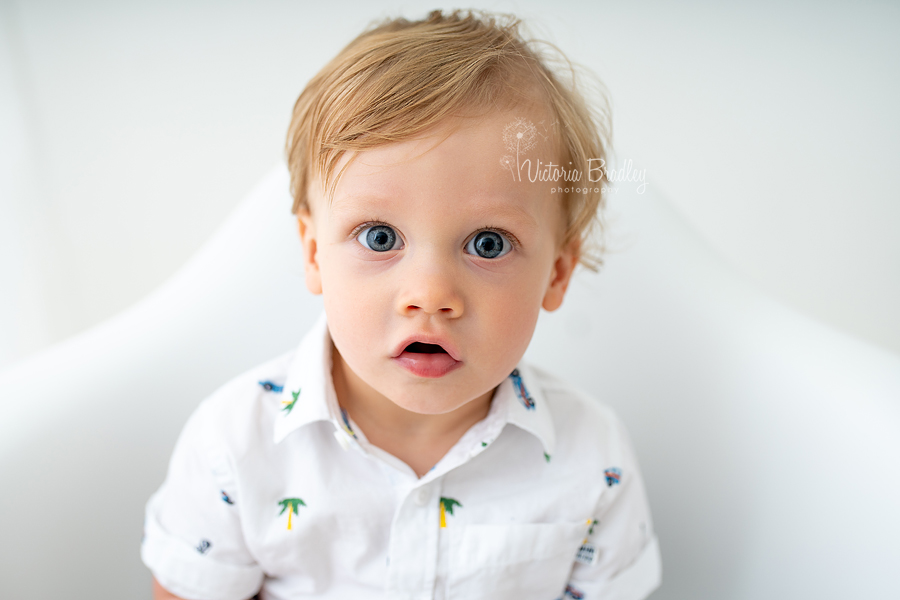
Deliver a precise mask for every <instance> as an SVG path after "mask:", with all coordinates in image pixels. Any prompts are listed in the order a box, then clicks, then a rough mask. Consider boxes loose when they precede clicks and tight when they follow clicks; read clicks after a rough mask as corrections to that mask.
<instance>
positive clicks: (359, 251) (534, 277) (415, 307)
mask: <svg viewBox="0 0 900 600" xmlns="http://www.w3.org/2000/svg"><path fill="white" fill-rule="evenodd" d="M593 115H594V113H592V112H591V111H590V110H589V108H588V106H587V104H586V102H585V100H584V99H583V98H582V96H581V94H580V92H578V91H577V89H576V88H575V87H574V86H573V85H569V84H567V83H566V81H565V80H564V79H563V78H562V77H560V76H559V75H558V74H556V73H555V72H554V71H553V70H551V69H550V68H549V67H548V66H547V64H546V60H545V59H542V58H541V57H540V55H539V54H538V53H537V52H536V50H535V49H534V48H533V45H532V44H531V43H529V42H526V41H525V40H523V39H522V37H521V36H520V34H519V32H518V26H517V23H516V21H515V20H514V19H511V18H507V17H496V16H491V15H485V14H480V13H479V14H473V13H468V12H454V13H452V14H442V13H440V12H434V13H432V14H431V15H429V16H428V17H427V18H426V19H424V20H422V21H415V22H411V21H407V20H404V19H396V20H391V21H388V22H385V23H382V24H380V25H378V26H376V27H374V28H372V29H370V30H368V31H366V32H365V33H363V34H362V35H360V36H359V37H358V38H357V39H355V40H354V41H353V42H351V43H350V45H349V46H347V47H346V48H345V49H344V50H343V51H341V53H340V54H339V55H338V56H337V57H336V58H335V59H334V60H332V61H331V62H330V63H329V64H328V65H327V66H326V67H325V68H324V69H323V70H322V71H321V72H320V73H319V74H318V75H316V76H315V77H314V78H313V79H312V81H310V83H309V84H308V85H307V87H306V89H305V90H304V91H303V93H302V94H301V95H300V97H299V99H298V101H297V103H296V105H295V107H294V112H293V118H292V120H291V124H290V129H289V132H288V142H287V157H288V167H289V169H290V173H291V191H292V194H293V197H294V207H293V211H294V213H295V214H296V216H297V222H298V227H299V234H300V237H301V240H302V246H303V251H304V265H305V277H306V285H307V287H308V288H309V290H310V291H311V292H312V293H314V294H322V296H323V300H324V306H325V311H324V314H323V315H322V317H321V318H320V320H319V322H318V324H317V325H316V326H315V327H314V328H313V329H312V330H311V331H310V332H309V333H308V334H307V335H306V337H305V338H304V339H303V341H302V342H301V343H300V345H299V347H298V348H297V349H296V351H294V352H291V353H289V354H287V355H285V356H282V357H279V358H277V359H275V360H273V361H271V362H269V363H267V364H264V365H262V366H260V367H258V368H255V369H253V370H251V371H250V372H248V373H246V374H244V375H241V376H240V377H238V378H236V379H235V380H233V381H231V382H230V383H228V384H227V385H225V386H224V387H222V388H221V389H220V390H218V391H217V392H216V393H214V394H213V395H212V396H211V397H210V398H208V399H206V400H205V401H204V402H203V403H202V404H201V405H200V406H199V407H198V408H197V410H196V411H195V413H194V414H193V416H192V417H191V418H190V420H189V421H188V423H187V425H186V426H185V428H184V431H183V432H182V434H181V437H180V439H179V441H178V443H177V445H176V447H175V450H174V452H173V455H172V460H171V463H170V466H169V472H168V475H167V477H166V480H165V482H164V483H163V485H162V487H161V488H160V489H159V491H158V492H157V493H156V494H154V496H153V497H152V498H151V499H150V501H149V503H148V505H147V517H146V526H145V538H144V541H143V544H142V557H143V560H144V562H145V564H146V565H147V566H148V567H149V568H150V570H151V571H152V572H153V576H154V595H155V598H173V597H175V598H187V599H196V600H200V599H209V600H212V599H217V600H246V599H248V598H251V597H255V596H258V597H259V598H262V599H264V600H287V599H293V598H323V599H324V598H328V599H341V600H344V599H352V600H364V599H367V598H390V599H408V600H413V599H424V598H435V599H447V600H449V599H454V598H459V599H462V598H465V599H476V598H485V599H487V598H490V599H492V600H500V599H510V600H521V599H530V598H534V599H541V600H554V599H557V598H585V599H601V598H617V599H634V600H637V599H640V598H644V597H646V596H647V595H648V594H649V593H650V592H651V591H653V589H654V588H656V586H657V585H658V584H659V579H660V561H659V553H658V549H657V543H656V538H655V535H654V532H653V528H652V524H651V518H650V513H649V508H648V505H647V500H646V496H645V491H644V486H643V482H642V480H641V476H640V473H639V470H638V465H637V462H636V460H635V456H634V452H633V450H632V448H631V445H630V443H629V440H628V435H627V433H626V431H625V429H624V428H623V426H622V424H621V423H620V422H619V420H618V419H617V418H616V416H615V415H614V414H613V413H612V412H611V411H610V410H609V409H608V408H606V407H604V406H603V405H601V404H600V403H598V402H597V401H595V400H594V399H592V398H590V397H587V396H585V395H584V394H583V393H581V392H579V391H578V390H577V389H574V388H572V387H571V386H570V385H568V384H567V383H565V382H563V381H560V380H558V379H555V378H554V377H553V376H551V375H549V374H547V373H546V372H544V371H542V370H541V369H539V368H537V367H533V366H530V365H527V364H524V363H523V362H522V356H523V354H524V353H525V349H526V347H527V346H528V343H529V341H530V340H531V337H532V334H533V332H534V328H535V324H536V322H537V318H538V314H539V311H540V309H541V308H544V309H545V310H548V311H552V310H556V309H557V308H559V306H560V305H561V303H562V301H563V297H564V295H565V293H566V288H567V286H568V283H569V281H570V278H571V276H572V273H573V271H574V269H575V268H576V266H577V265H578V264H579V263H581V264H584V265H587V266H589V267H591V266H595V265H596V264H597V262H598V257H597V256H595V255H594V253H592V251H591V248H590V247H589V246H588V242H589V236H590V233H591V230H592V228H593V227H594V226H595V224H596V223H597V222H598V219H599V216H598V211H599V209H600V204H601V201H602V198H603V187H602V186H603V184H604V183H605V181H604V179H603V178H602V176H601V177H598V176H596V175H597V170H596V169H590V168H588V165H590V164H597V161H599V160H603V159H604V158H605V157H606V155H607V147H606V139H605V137H604V133H603V132H604V131H605V128H604V126H603V124H602V122H601V121H602V119H599V118H595V117H594V116H593ZM601 164H602V163H601Z"/></svg>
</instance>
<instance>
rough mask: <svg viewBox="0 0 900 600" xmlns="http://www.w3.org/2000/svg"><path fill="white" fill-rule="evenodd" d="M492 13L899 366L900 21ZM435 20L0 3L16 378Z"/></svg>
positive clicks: (4, 350) (773, 270)
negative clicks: (314, 104)
mask: <svg viewBox="0 0 900 600" xmlns="http://www.w3.org/2000/svg"><path fill="white" fill-rule="evenodd" d="M480 6H481V7H484V8H489V9H493V10H501V11H508V12H515V13H516V14H518V15H519V16H521V17H523V18H525V19H526V21H527V22H528V23H529V24H530V25H531V28H532V30H534V31H535V32H536V33H537V35H538V36H539V37H541V38H544V39H548V40H550V41H552V42H554V43H556V44H557V45H558V46H559V47H560V48H561V49H562V50H563V51H565V52H566V53H567V54H568V55H569V57H570V58H572V59H573V60H574V61H576V62H578V63H581V64H582V65H585V66H587V67H588V68H589V69H591V70H593V71H595V72H596V73H597V74H598V75H599V76H600V78H601V79H602V80H603V81H604V82H605V84H606V85H607V87H608V89H609V93H610V95H611V98H612V104H613V112H614V119H615V121H614V122H615V142H616V148H617V154H618V157H619V160H620V161H624V160H627V159H632V160H633V161H634V162H635V163H636V164H637V165H639V166H640V167H641V168H646V170H647V178H648V179H649V181H650V182H651V185H652V186H655V188H656V189H657V190H659V191H661V192H663V193H664V194H665V195H666V197H667V198H668V199H669V200H670V201H671V202H672V203H673V205H674V206H675V207H676V208H677V210H678V211H679V212H680V213H681V214H682V215H683V217H684V218H685V219H686V221H687V222H688V223H689V224H690V225H692V226H693V228H694V229H695V231H696V232H697V233H698V234H699V235H700V236H701V237H702V238H703V239H705V240H706V242H707V243H708V244H709V245H711V246H712V247H713V248H714V249H715V250H716V251H717V252H718V254H719V255H720V256H721V257H723V258H724V259H725V260H726V261H727V262H729V263H730V264H731V265H732V266H733V267H734V269H735V270H737V271H738V272H739V273H742V274H743V275H744V276H746V277H747V278H748V279H749V280H751V281H753V282H755V283H756V284H757V285H759V286H760V287H761V288H762V289H763V290H765V291H766V292H767V293H769V294H770V295H771V296H772V297H774V298H776V299H777V300H780V301H782V302H784V303H786V304H788V305H790V306H793V307H795V308H796V309H798V310H800V311H802V312H804V313H806V314H807V315H810V316H813V317H815V318H817V319H820V320H822V321H824V322H826V323H829V324H831V325H833V326H834V327H836V328H839V329H841V330H844V331H846V332H849V333H851V334H854V335H857V336H859V337H861V338H863V339H866V340H869V341H871V342H874V343H876V344H880V345H882V346H884V347H887V348H889V349H892V350H894V351H895V352H896V351H900V311H898V309H897V307H898V306H900V237H898V236H897V234H896V232H897V230H898V225H900V203H898V202H897V200H898V199H900V198H898V191H897V185H896V180H897V178H898V175H897V172H898V171H897V170H896V168H895V164H896V163H897V162H898V158H900V135H898V134H900V117H898V113H897V111H896V107H897V106H900V69H898V62H900V36H897V35H896V32H897V31H898V30H900V9H898V8H897V7H896V6H891V5H888V4H887V3H861V2H856V3H853V4H852V5H851V4H850V3H827V4H825V3H791V4H787V5H785V4H784V3H777V4H776V3H771V4H760V3H753V4H750V3H745V4H744V5H741V6H727V7H725V6H719V5H718V4H717V3H712V2H705V3H704V2H679V3H670V4H663V3H637V4H636V3H620V2H583V3H582V2H568V3H564V4H560V3H553V4H551V3H549V2H546V1H545V2H485V3H482V4H481V5H480ZM433 7H434V5H433V4H432V3H427V4H426V3H421V2H406V3H400V2H398V3H371V2H366V3H363V2H357V3H350V2H340V3H337V2H332V3H328V2H316V3H302V2H286V1H285V2H276V1H268V2H254V3H252V4H251V3H234V2H223V1H216V2H199V1H188V2H155V3H145V2H112V1H105V2H104V1H97V0H83V1H75V2H62V1H49V0H29V1H8V0H0V102H2V104H0V286H2V287H0V290H2V293H0V366H2V365H3V364H6V363H9V362H11V361H14V360H16V359H18V358H22V357H24V356H26V355H28V354H31V353H33V352H35V351H37V350H39V349H41V348H43V347H46V346H47V345H49V344H52V343H53V342H55V341H58V340H61V339H63V338H66V337H68V336H71V335H73V334H75V333H77V332H80V331H83V330H85V329H87V328H89V327H90V326H91V325H94V324H96V323H99V322H100V321H103V320H104V319H106V318H108V317H110V316H111V315H113V314H115V313H117V312H119V311H121V310H123V309H124V308H126V307H128V306H129V305H131V304H133V303H134V302H136V301H137V300H139V299H140V298H142V297H144V296H145V295H147V294H148V293H149V292H150V291H151V290H153V289H154V288H156V287H157V286H158V285H159V284H160V283H161V282H163V281H164V280H165V279H166V278H168V277H169V276H170V275H171V274H172V273H174V272H175V271H176V270H177V269H178V268H179V266H181V265H182V264H183V263H184V262H185V261H186V260H187V259H188V258H189V257H190V256H191V255H192V254H193V253H194V252H195V251H196V250H197V249H198V248H199V247H200V246H201V245H202V244H203V243H204V241H205V240H207V239H208V238H209V236H210V235H211V234H212V232H213V231H214V230H215V229H216V227H217V226H218V225H219V224H220V223H221V222H222V221H223V220H224V219H225V217H226V216H227V215H228V213H229V212H230V211H231V209H232V208H233V207H234V206H235V205H236V204H237V202H238V201H239V200H240V199H241V197H242V196H243V195H244V194H245V193H246V192H247V191H248V190H249V189H250V187H251V186H252V184H253V183H254V182H256V181H257V180H258V179H259V178H260V177H261V176H262V175H263V174H264V173H265V172H266V171H267V170H268V169H269V168H270V167H271V166H272V165H273V164H275V162H276V161H278V160H279V159H280V157H281V156H282V146H283V141H284V133H285V131H286V128H287V124H288V120H289V115H290V110H291V107H292V105H293V102H294V100H295V98H296V96H297V95H298V93H299V92H300V90H301V89H302V87H303V85H304V84H305V82H306V81H307V80H308V79H309V78H310V77H311V76H312V75H313V74H314V73H315V72H316V71H317V70H318V69H319V68H321V67H322V66H323V65H324V63H325V62H326V61H327V60H328V59H329V58H330V57H331V56H333V55H334V54H335V53H336V52H337V51H338V50H339V49H340V48H341V47H342V46H343V45H344V44H346V43H347V42H348V41H349V40H350V39H351V38H352V36H354V35H355V34H356V33H358V32H359V31H360V30H361V29H362V28H363V27H364V26H365V25H366V24H367V23H369V22H370V21H371V20H372V19H373V18H377V17H380V16H388V15H395V14H398V13H399V14H404V15H407V16H409V17H414V18H418V17H421V16H423V15H424V14H425V13H426V12H427V10H429V9H431V8H433ZM288 210H289V207H288V206H285V211H288ZM612 231H613V234H615V228H614V223H613V230H612ZM613 239H614V241H615V240H616V238H615V236H614V238H613ZM619 247H620V248H621V249H622V251H624V252H627V240H625V241H622V243H621V244H619ZM615 259H616V258H615V255H612V256H611V257H610V258H609V260H610V261H614V260H615Z"/></svg>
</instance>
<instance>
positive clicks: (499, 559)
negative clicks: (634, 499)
mask: <svg viewBox="0 0 900 600" xmlns="http://www.w3.org/2000/svg"><path fill="white" fill-rule="evenodd" d="M586 531H587V526H586V525H585V522H584V521H578V522H575V523H571V522H569V523H510V524H505V525H466V526H464V527H463V528H462V530H461V531H460V534H459V536H458V537H457V539H456V540H455V543H453V544H452V546H451V549H450V570H449V574H448V577H447V587H448V590H447V591H448V597H449V598H450V599H453V600H457V599H462V598H466V599H475V598H491V599H493V600H498V599H503V598H509V599H515V600H525V599H528V598H536V599H537V598H540V599H542V600H553V599H554V598H557V597H558V596H559V595H560V593H561V592H562V591H563V589H565V587H566V581H567V580H568V577H569V574H570V573H571V571H572V565H573V564H574V562H575V555H576V553H577V552H578V548H579V547H580V546H581V542H582V541H583V540H584V535H585V532H586Z"/></svg>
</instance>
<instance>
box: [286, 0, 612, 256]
mask: <svg viewBox="0 0 900 600" xmlns="http://www.w3.org/2000/svg"><path fill="white" fill-rule="evenodd" d="M519 26H520V22H519V20H518V19H516V18H515V17H512V16H509V15H492V14H489V13H483V12H473V11H454V12H452V13H450V14H447V15H445V14H443V13H441V11H433V12H432V13H430V14H429V15H428V17H427V18H426V19H424V20H421V21H408V20H406V19H392V20H388V21H385V22H382V23H380V24H377V25H375V26H373V27H372V28H370V29H368V30H367V31H365V32H363V33H362V34H361V35H359V36H358V37H357V38H356V39H354V40H353V41H352V42H350V44H348V45H347V47H345V48H344V49H343V50H342V51H341V52H340V53H338V55H337V56H336V57H334V59H332V60H331V62H329V63H328V64H327V65H326V66H325V67H324V68H323V69H322V70H321V71H319V73H318V74H317V75H316V76H315V77H313V78H312V80H311V81H310V82H309V83H308V84H307V86H306V88H305V89H304V90H303V92H302V93H301V94H300V97H299V98H298V99H297V102H296V104H295V105H294V110H293V115H292V117H291V124H290V127H289V128H288V135H287V143H286V148H285V150H286V154H287V164H288V169H289V171H290V175H291V194H292V195H293V197H294V205H293V209H292V210H293V213H294V214H297V213H298V212H300V211H301V210H308V209H309V201H308V197H307V195H308V191H309V186H310V184H311V183H312V182H313V181H314V180H316V179H317V178H319V179H320V180H321V182H322V183H323V185H324V187H325V190H326V191H327V192H333V190H334V186H336V185H337V181H338V180H339V179H340V174H341V173H337V174H335V172H334V171H335V168H336V165H337V163H338V162H339V161H340V159H341V157H342V156H343V155H344V153H346V152H348V151H362V150H366V149H369V148H373V147H376V146H380V145H383V144H389V143H392V142H398V141H403V140H407V139H410V138H412V137H414V136H416V135H417V134H419V133H421V132H424V131H426V130H428V129H430V128H431V127H433V126H435V125H437V124H438V123H440V122H442V121H444V120H445V119H447V118H448V117H450V116H453V115H458V114H460V113H462V112H471V111H472V110H473V109H491V108H495V107H498V106H499V105H500V104H501V103H505V104H513V103H515V102H517V101H522V100H527V99H529V98H531V99H533V94H531V96H529V94H528V90H530V89H533V88H534V87H535V84H536V86H537V88H538V90H539V95H540V96H541V98H540V99H541V100H542V101H543V103H545V104H546V105H547V106H548V108H549V109H550V110H551V111H552V114H553V116H554V117H555V118H556V120H557V121H558V123H559V125H560V127H558V132H559V142H560V147H561V149H562V153H563V157H562V158H563V163H562V164H566V161H569V162H570V163H571V164H572V165H582V166H583V168H581V169H579V171H580V174H581V179H580V180H578V181H574V180H571V179H569V180H568V181H566V182H565V185H566V186H567V187H566V188H564V189H565V190H570V191H565V192H563V197H562V204H563V210H564V215H565V223H566V230H565V234H564V236H563V243H568V242H571V241H577V242H578V243H579V245H580V249H581V253H580V254H581V255H580V262H581V263H582V264H583V265H584V266H586V267H588V268H590V269H593V270H596V268H597V267H598V266H599V265H600V264H601V262H602V259H601V253H602V250H603V247H602V241H601V239H600V234H602V229H603V228H602V220H601V217H602V209H603V205H604V203H605V195H604V193H603V190H604V188H605V185H606V183H607V182H606V178H605V171H603V172H601V173H600V179H599V180H597V181H590V178H591V175H590V173H589V171H588V169H587V165H588V159H602V160H604V161H605V162H604V163H597V164H605V163H606V162H608V160H607V153H608V147H609V137H610V122H609V110H608V104H607V102H606V100H605V95H604V94H603V93H602V91H601V93H600V98H599V106H598V107H596V108H594V109H592V107H591V105H590V104H589V103H588V102H586V100H585V98H584V95H583V94H582V93H581V92H580V91H579V89H578V78H577V76H576V71H575V68H574V67H573V66H572V64H571V63H570V62H569V61H568V60H567V59H566V58H565V57H564V56H563V55H562V53H561V52H560V51H559V50H557V49H555V47H553V46H551V45H550V44H546V43H540V42H537V41H534V40H526V39H524V38H523V37H522V35H521V34H520V32H519ZM538 44H541V45H542V46H543V47H544V48H550V49H553V50H554V54H555V55H556V56H555V57H552V56H550V55H549V54H546V53H541V52H539V51H538V48H537V45H538ZM554 59H556V60H555V62H556V63H558V65H559V67H558V68H556V69H553V68H551V67H550V66H549V65H550V64H552V63H553V62H554ZM562 72H565V73H566V74H567V77H565V78H563V77H561V74H562ZM529 83H530V84H531V85H528V84H529ZM523 84H524V85H523ZM595 174H596V171H595ZM575 190H577V192H576V191H575ZM593 233H596V234H598V235H597V236H592V234H593Z"/></svg>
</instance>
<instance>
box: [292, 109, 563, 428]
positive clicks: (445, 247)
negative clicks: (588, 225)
mask: <svg viewBox="0 0 900 600" xmlns="http://www.w3.org/2000/svg"><path fill="white" fill-rule="evenodd" d="M518 117H524V118H526V119H528V120H529V121H531V122H532V123H535V124H537V123H539V122H540V121H541V120H542V119H544V118H545V117H544V116H543V115H542V114H541V113H539V112H536V111H518V112H516V111H512V112H503V113H499V112H498V113H493V114H491V115H489V116H487V117H484V118H479V119H468V120H465V121H462V120H459V121H454V122H453V125H456V126H457V127H456V128H453V129H451V128H450V127H449V124H448V125H445V126H442V127H438V128H436V129H435V130H433V131H431V132H429V134H428V135H426V136H423V137H421V138H418V139H413V140H408V141H404V142H399V143H394V144H389V145H386V146H381V147H377V148H374V149H371V150H366V151H363V152H361V153H358V154H357V155H356V156H355V157H353V160H352V161H350V163H349V166H348V167H347V169H346V170H345V171H344V174H343V176H342V177H341V179H340V181H339V183H338V185H337V187H336V188H335V192H334V197H333V199H332V201H331V203H330V204H329V203H328V202H327V200H326V199H325V198H324V197H323V196H322V195H321V193H316V194H314V195H313V196H312V198H311V206H312V215H311V216H310V215H309V214H301V215H300V219H301V233H302V236H303V241H304V250H305V254H306V256H305V260H306V276H307V286H308V287H309V288H310V290H311V291H312V292H313V293H322V294H323V295H324V304H325V311H326V314H327V316H328V325H329V330H330V332H331V337H332V339H333V341H334V345H335V350H336V352H335V354H334V359H335V361H343V365H345V366H346V367H349V369H341V371H342V372H346V373H347V375H346V376H347V377H348V378H352V379H353V381H350V382H348V383H349V386H348V387H349V389H353V390H354V393H356V394H360V395H363V396H365V395H369V394H373V395H374V394H377V395H381V396H383V397H386V398H388V399H390V400H391V401H392V402H394V403H395V404H397V405H399V406H401V407H403V408H405V409H407V410H410V411H413V412H417V413H423V414H438V413H447V412H450V411H452V410H455V409H457V408H459V407H461V406H462V405H464V404H466V403H467V402H470V401H472V400H475V399H478V398H484V397H485V396H486V395H487V394H490V393H491V391H492V390H493V388H494V387H496V386H497V385H498V384H499V383H500V382H502V381H503V379H504V378H505V377H506V376H507V375H509V373H510V371H512V369H513V368H514V367H515V365H516V363H517V362H518V361H519V360H520V359H521V357H522V355H523V354H524V352H525V349H526V347H527V346H528V343H529V341H530V340H531V336H532V334H533V332H534V328H535V324H536V322H537V318H538V313H539V311H540V308H541V307H542V306H543V307H544V308H545V309H548V310H555V309H556V308H557V307H558V306H559V304H560V303H561V302H562V298H563V294H564V293H565V289H566V286H567V284H568V281H569V277H570V275H571V273H572V269H573V268H574V266H575V264H576V262H577V247H576V246H574V245H569V246H566V247H561V244H560V241H561V236H562V230H563V222H564V219H563V215H562V211H561V208H560V198H559V196H558V195H553V194H551V192H550V189H551V187H552V186H553V185H555V184H552V183H551V182H544V183H541V182H537V183H531V182H529V181H528V178H527V169H523V170H522V174H523V176H522V180H521V181H520V180H519V179H518V177H514V176H513V175H514V173H513V170H512V169H511V168H510V165H509V161H506V162H505V163H504V161H502V160H501V159H502V158H503V157H504V156H509V155H510V150H509V148H510V141H509V138H510V136H509V130H507V136H506V137H507V139H506V140H504V128H505V127H506V126H507V125H509V124H510V123H512V122H513V121H514V120H515V119H516V118H518ZM537 130H538V131H541V127H540V125H538V126H537ZM534 141H536V142H537V145H536V146H533V147H531V148H529V149H527V154H526V150H522V151H521V152H520V160H524V159H526V158H527V159H531V160H532V163H533V165H532V169H534V168H535V167H536V164H534V163H536V161H537V159H540V160H541V161H542V162H543V163H544V164H546V163H548V162H551V161H552V162H554V163H556V164H559V159H558V153H557V151H556V149H555V140H553V139H552V138H551V139H544V138H543V137H542V136H541V135H540V134H538V135H536V136H534ZM348 159H349V157H345V161H346V160H348ZM512 159H513V161H515V156H514V154H513V156H512ZM343 164H344V162H342V163H340V164H339V165H338V170H339V169H340V168H341V166H343Z"/></svg>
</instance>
